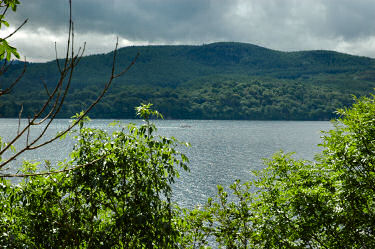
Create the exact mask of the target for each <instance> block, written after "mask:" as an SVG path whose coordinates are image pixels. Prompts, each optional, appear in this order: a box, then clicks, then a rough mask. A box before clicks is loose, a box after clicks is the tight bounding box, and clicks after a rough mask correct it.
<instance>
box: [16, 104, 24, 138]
mask: <svg viewBox="0 0 375 249" xmlns="http://www.w3.org/2000/svg"><path fill="white" fill-rule="evenodd" d="M22 111H23V105H21V110H20V112H19V114H18V128H17V135H18V134H20V127H21V117H22Z"/></svg>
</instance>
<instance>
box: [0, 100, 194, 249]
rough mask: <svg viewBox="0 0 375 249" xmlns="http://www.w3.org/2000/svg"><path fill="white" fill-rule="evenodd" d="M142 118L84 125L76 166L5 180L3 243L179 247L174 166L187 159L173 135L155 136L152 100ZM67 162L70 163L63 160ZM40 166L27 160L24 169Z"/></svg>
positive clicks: (74, 154) (14, 245) (16, 245)
mask: <svg viewBox="0 0 375 249" xmlns="http://www.w3.org/2000/svg"><path fill="white" fill-rule="evenodd" d="M138 113H139V114H140V116H142V117H143V118H145V124H144V125H142V126H141V127H139V128H137V127H136V126H134V125H129V126H128V128H126V129H125V128H123V129H122V130H121V129H120V131H116V132H114V133H113V134H111V135H109V134H107V133H106V132H105V131H101V130H97V129H91V128H85V127H84V125H83V124H81V129H80V130H79V132H78V134H77V137H76V138H77V144H76V146H75V150H74V151H73V152H72V155H71V157H72V161H71V162H70V164H75V165H76V164H78V165H82V164H87V163H90V162H93V161H94V163H92V164H90V165H88V166H86V167H81V168H78V169H76V170H74V171H71V173H68V174H67V173H59V174H52V175H47V176H34V177H30V178H26V179H24V180H23V181H22V182H21V183H20V184H18V185H11V184H10V182H7V181H5V180H4V179H1V185H0V186H1V188H2V189H1V196H0V197H1V199H0V206H1V207H2V208H1V210H0V212H1V218H0V219H1V223H0V224H1V225H0V229H1V230H0V242H1V243H0V244H1V245H4V246H6V247H9V248H67V247H69V248H72V247H81V248H112V247H121V248H175V247H176V243H177V239H178V235H179V232H178V231H177V230H176V215H175V210H174V209H173V206H172V203H171V194H172V189H171V184H172V183H173V182H174V180H175V178H176V177H178V171H177V167H182V169H184V170H187V169H188V168H187V166H186V164H185V163H186V161H187V158H186V157H185V156H184V155H183V154H181V153H179V152H178V151H177V150H176V146H177V145H178V144H179V143H178V142H177V141H176V140H175V139H174V138H165V137H155V136H154V131H155V130H156V128H155V127H154V125H153V124H152V123H150V122H149V120H148V118H149V117H150V116H151V115H154V114H157V112H155V111H151V110H150V105H144V106H142V107H140V108H138ZM98 159H99V160H98ZM63 167H69V165H65V164H64V165H63ZM35 170H36V165H34V164H31V163H27V162H25V163H24V171H26V172H33V171H35Z"/></svg>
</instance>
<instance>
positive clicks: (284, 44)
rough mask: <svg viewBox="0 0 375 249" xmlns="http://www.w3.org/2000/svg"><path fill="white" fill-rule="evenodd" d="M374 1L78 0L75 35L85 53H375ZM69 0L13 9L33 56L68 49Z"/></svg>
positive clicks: (25, 49) (22, 44)
mask: <svg viewBox="0 0 375 249" xmlns="http://www.w3.org/2000/svg"><path fill="white" fill-rule="evenodd" d="M374 13H375V1H373V0H355V1H353V0H303V1H301V0H230V1H229V0H126V1H124V0H108V1H99V0H73V18H74V22H75V31H76V37H77V38H78V39H77V42H83V41H87V51H88V53H89V54H90V53H100V52H108V51H110V50H112V49H113V46H114V43H115V37H116V36H119V37H120V41H121V45H122V46H125V45H138V44H202V43H210V42H216V41H241V42H248V43H254V44H257V45H260V46H265V47H269V48H273V49H278V50H284V51H291V50H293V51H294V50H310V49H329V50H337V51H340V52H346V53H351V54H357V55H364V56H370V57H375V18H374V17H373V16H374ZM68 15H69V8H68V1H65V0H64V1H63V0H30V1H24V2H22V3H21V5H20V6H19V9H18V11H17V12H16V13H12V14H10V15H9V16H8V19H9V21H10V22H11V24H14V25H16V24H17V23H21V22H22V21H23V19H25V18H29V22H28V24H27V26H26V27H25V28H23V29H22V31H20V32H19V33H18V34H17V35H16V36H15V37H14V38H12V42H13V44H15V45H16V46H17V47H18V48H19V50H20V52H22V54H23V55H26V56H27V57H28V59H30V60H33V61H45V60H48V59H52V58H53V57H54V41H56V42H57V43H58V45H59V48H60V49H61V50H63V48H64V46H65V45H64V40H65V37H66V31H67V19H68Z"/></svg>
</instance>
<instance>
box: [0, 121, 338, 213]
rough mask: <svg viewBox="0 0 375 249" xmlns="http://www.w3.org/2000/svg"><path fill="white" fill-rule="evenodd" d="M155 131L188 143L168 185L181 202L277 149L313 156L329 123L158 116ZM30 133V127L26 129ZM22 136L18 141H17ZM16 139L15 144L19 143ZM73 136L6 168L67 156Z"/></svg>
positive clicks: (2, 131) (8, 133)
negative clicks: (181, 166) (184, 163)
mask: <svg viewBox="0 0 375 249" xmlns="http://www.w3.org/2000/svg"><path fill="white" fill-rule="evenodd" d="M110 122H111V120H93V121H92V122H91V124H90V126H92V127H96V128H102V129H105V130H110V129H111V128H109V127H108V123H110ZM130 122H132V123H136V124H140V123H141V121H140V120H121V123H123V124H127V123H130ZM68 123H69V121H68V120H55V123H54V124H53V125H52V126H51V127H50V128H51V129H50V130H49V132H48V135H49V136H53V135H55V134H56V133H57V132H58V131H60V130H63V129H64V127H66V126H67V125H68ZM155 123H156V126H157V127H158V129H159V130H158V133H159V134H161V135H165V136H169V137H170V136H174V137H176V138H177V139H179V140H181V141H184V142H189V143H190V144H191V147H189V148H181V150H182V151H183V152H184V153H185V154H186V155H187V156H188V158H189V159H190V163H189V167H190V172H182V171H181V172H180V173H181V177H180V178H179V179H177V183H176V184H175V185H174V200H175V201H177V202H178V203H179V204H180V205H182V206H184V207H191V206H194V205H197V204H200V203H204V201H205V200H207V198H208V197H210V196H214V195H215V194H216V189H217V188H216V186H217V185H218V184H221V185H224V186H229V185H230V184H231V183H233V181H234V180H236V179H241V181H246V180H250V179H251V174H250V173H249V172H250V171H251V170H256V169H261V168H263V167H264V166H263V163H262V159H263V158H269V157H271V156H272V154H273V153H275V152H277V151H280V150H283V151H285V152H292V151H294V152H296V154H295V157H296V158H303V159H308V160H313V158H314V155H315V154H316V153H318V152H319V151H320V148H319V147H317V144H319V143H320V142H321V139H320V136H321V134H320V131H322V130H325V131H326V130H329V129H331V128H332V125H331V123H330V122H318V121H311V122H310V121H306V122H303V121H212V120H160V121H155ZM17 125H18V120H16V119H0V136H2V137H3V139H4V140H7V139H9V138H11V137H12V136H14V135H15V134H16V132H17ZM31 133H33V134H35V133H34V132H31ZM24 142H25V141H20V144H22V143H24ZM20 144H18V145H17V146H19V145H20ZM72 147H73V141H72V140H71V139H66V140H63V141H57V142H56V143H53V144H51V145H49V146H47V147H46V148H44V149H42V150H37V151H33V152H28V153H25V154H24V155H22V157H20V158H18V159H17V161H15V162H14V163H13V164H12V165H11V168H10V169H9V170H8V171H9V172H15V171H16V168H17V166H18V165H19V164H20V163H21V162H22V159H28V160H36V161H44V160H51V161H52V162H53V163H55V162H56V161H58V160H63V159H64V158H66V157H67V156H68V155H69V152H70V151H71V149H72Z"/></svg>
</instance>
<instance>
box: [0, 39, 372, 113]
mask: <svg viewBox="0 0 375 249" xmlns="http://www.w3.org/2000/svg"><path fill="white" fill-rule="evenodd" d="M138 52H139V53H140V56H139V58H138V60H137V62H136V64H135V65H134V66H133V67H132V69H131V70H130V71H129V72H128V73H127V74H126V75H125V76H124V77H122V78H120V79H117V80H116V81H115V82H114V85H113V86H112V88H111V90H110V91H109V92H108V93H107V95H106V97H105V98H104V99H103V100H102V102H101V103H100V104H99V105H98V106H97V107H96V108H95V109H93V110H92V112H91V114H90V116H91V117H94V118H133V117H134V114H135V112H134V107H135V106H137V105H139V104H140V103H141V102H143V103H145V102H151V103H154V104H155V106H156V108H157V109H158V110H159V111H160V112H161V113H163V114H164V116H165V117H166V118H189V119H277V120H279V119H284V120H326V119H330V118H332V117H333V116H334V114H333V111H334V110H335V109H337V108H338V107H343V106H347V105H350V104H351V102H352V95H353V94H354V95H357V96H361V95H367V94H369V93H371V92H372V91H373V88H375V60H374V59H370V58H367V57H359V56H352V55H348V54H342V53H337V52H333V51H323V50H319V51H302V52H281V51H276V50H271V49H267V48H263V47H259V46H255V45H252V44H246V43H235V42H220V43H212V44H207V45H201V46H185V45H182V46H133V47H125V48H121V49H119V51H118V63H117V68H118V69H119V70H120V69H121V68H122V67H125V66H126V65H127V64H128V63H129V62H130V61H131V60H132V59H133V58H134V56H135V55H136V54H137V53H138ZM112 55H113V54H112V53H108V54H101V55H91V56H87V57H84V58H83V59H82V60H81V62H80V64H79V66H78V67H77V70H76V71H75V75H74V79H73V86H72V89H71V92H70V94H69V96H68V99H67V102H66V105H65V106H64V109H63V110H62V112H61V117H70V116H72V115H73V114H74V113H76V112H79V111H80V110H81V109H83V108H84V107H85V106H87V105H88V104H89V103H90V102H91V101H92V100H93V99H95V98H96V96H97V95H98V93H99V89H100V88H102V87H103V85H104V83H105V81H106V80H107V79H108V76H109V73H110V70H111V63H112ZM21 67H22V64H15V65H13V66H12V67H11V68H10V69H9V70H8V72H7V74H6V75H3V76H2V86H1V87H3V85H4V86H5V85H6V83H5V82H9V80H10V79H11V78H14V77H15V76H16V75H17V72H19V71H20V70H21ZM57 72H58V69H57V67H56V62H54V61H52V62H48V63H29V64H28V67H27V72H26V74H25V76H24V77H23V79H22V81H21V82H20V83H19V85H18V86H17V88H16V89H15V90H14V92H13V93H12V94H11V95H7V96H2V98H1V99H0V117H17V115H18V112H19V108H20V106H21V104H23V107H24V112H23V113H24V115H25V116H27V115H30V114H31V112H32V110H33V109H35V108H36V107H38V106H39V105H40V104H41V103H42V102H43V101H44V100H45V99H46V97H47V96H46V93H45V90H44V88H43V85H42V83H41V80H43V81H45V82H47V85H48V86H49V87H52V86H53V85H54V84H55V83H56V79H57V76H58V74H57Z"/></svg>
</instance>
